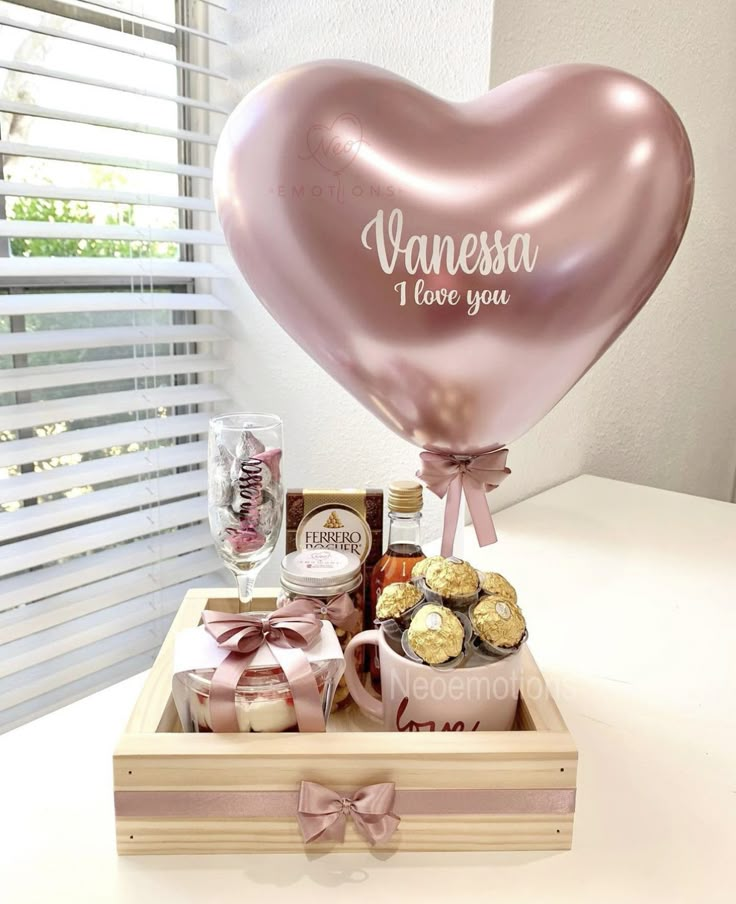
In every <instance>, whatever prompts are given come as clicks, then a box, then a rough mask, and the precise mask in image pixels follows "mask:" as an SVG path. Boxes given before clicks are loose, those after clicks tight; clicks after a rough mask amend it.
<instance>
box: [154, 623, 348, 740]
mask: <svg viewBox="0 0 736 904" xmlns="http://www.w3.org/2000/svg"><path fill="white" fill-rule="evenodd" d="M265 614H266V613H264V615H265ZM303 652H304V655H305V656H306V657H307V659H308V661H309V664H310V666H311V669H312V673H313V675H314V677H315V681H316V683H317V689H318V691H319V695H320V701H321V708H322V713H323V715H324V718H325V724H326V723H327V719H328V717H329V714H330V709H331V707H332V703H333V699H334V696H335V690H336V688H337V684H338V682H339V680H340V678H341V677H342V674H343V672H344V670H345V659H344V657H343V653H342V650H341V648H340V643H339V641H338V639H337V637H336V635H335V629H334V627H333V626H332V625H331V624H330V623H329V622H321V623H320V634H319V637H318V638H317V639H316V640H315V641H314V642H313V643H312V644H311V645H310V646H309V647H307V648H304V649H303ZM229 653H230V651H228V650H227V649H224V648H222V647H220V646H218V644H217V642H216V641H215V640H214V638H213V637H212V636H211V635H210V634H209V633H208V632H207V631H206V629H205V628H204V626H199V627H198V628H190V629H188V630H186V631H182V632H180V634H179V635H178V636H177V638H176V643H175V648H174V676H173V682H172V690H173V697H174V703H175V705H176V710H177V713H178V715H179V719H180V721H181V725H182V729H183V730H184V731H186V732H211V731H213V727H212V718H211V712H210V691H211V685H212V676H213V675H214V673H215V670H216V669H217V667H218V665H220V663H221V662H222V661H223V660H224V659H225V658H226V656H228V655H229ZM234 701H235V702H234V705H235V715H236V718H237V724H238V730H239V731H241V732H250V731H257V732H282V731H298V730H299V729H298V724H297V714H296V710H295V707H294V697H293V693H292V689H291V687H290V685H289V682H288V680H287V678H286V675H285V674H284V672H283V670H282V669H281V667H280V665H279V664H278V662H277V660H276V658H275V657H274V655H273V653H272V652H271V650H270V649H269V647H268V646H267V644H265V643H264V644H263V645H262V646H261V647H259V648H258V650H256V652H255V653H253V654H250V656H249V657H248V659H247V662H246V664H245V667H244V671H243V673H242V674H241V676H240V679H239V681H238V684H237V687H236V688H235V695H234Z"/></svg>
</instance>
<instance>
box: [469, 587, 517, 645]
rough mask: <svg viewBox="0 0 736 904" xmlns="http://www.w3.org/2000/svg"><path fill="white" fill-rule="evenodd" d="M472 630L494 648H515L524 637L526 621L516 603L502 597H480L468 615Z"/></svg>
mask: <svg viewBox="0 0 736 904" xmlns="http://www.w3.org/2000/svg"><path fill="white" fill-rule="evenodd" d="M470 621H471V624H472V625H473V630H474V631H475V633H476V634H477V635H478V637H480V639H481V640H483V641H485V642H486V643H490V644H493V646H494V647H515V646H516V645H517V644H518V643H519V642H520V641H521V638H522V637H523V636H524V631H525V630H526V621H525V620H524V616H523V615H522V614H521V609H519V607H518V606H517V605H516V603H512V602H509V600H507V599H504V598H503V597H502V596H498V595H496V596H482V597H481V598H480V599H479V600H478V602H477V603H476V605H475V606H474V607H473V609H472V610H471V613H470Z"/></svg>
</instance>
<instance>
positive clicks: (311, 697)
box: [202, 600, 325, 732]
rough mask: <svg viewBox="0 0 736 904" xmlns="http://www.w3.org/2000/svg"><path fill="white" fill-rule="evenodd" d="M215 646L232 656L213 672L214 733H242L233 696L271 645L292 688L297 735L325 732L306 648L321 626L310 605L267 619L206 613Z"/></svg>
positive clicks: (289, 607)
mask: <svg viewBox="0 0 736 904" xmlns="http://www.w3.org/2000/svg"><path fill="white" fill-rule="evenodd" d="M202 621H203V622H204V626H205V628H206V630H207V631H208V633H209V634H211V635H212V637H214V639H215V641H216V642H217V645H218V646H220V647H223V648H224V649H226V650H229V651H230V654H229V655H228V656H227V657H226V658H225V659H224V660H223V661H222V662H221V663H220V665H219V666H218V667H217V668H216V669H215V673H214V675H213V676H212V682H211V685H210V718H211V720H212V728H213V730H214V731H229V732H236V731H238V730H239V729H238V719H237V713H236V710H235V691H236V688H237V686H238V682H239V681H240V678H241V676H242V674H243V672H244V671H245V670H246V669H247V668H248V666H249V665H250V662H251V660H252V659H253V656H254V654H255V652H256V651H257V650H258V649H259V647H260V646H261V645H262V644H264V643H265V644H267V645H268V648H269V650H270V651H271V653H272V654H273V656H274V659H276V661H277V662H278V664H279V665H280V666H281V669H282V671H283V673H284V675H285V676H286V680H287V681H288V683H289V689H290V691H291V694H292V697H293V698H294V713H295V715H296V719H297V724H298V726H299V731H324V730H325V718H324V714H323V712H322V700H321V697H320V692H319V688H318V686H317V680H316V678H315V677H314V672H313V671H312V666H311V664H310V662H309V660H308V659H307V657H306V655H305V653H304V648H305V647H308V646H310V644H311V643H312V642H313V641H314V640H316V639H317V638H318V637H319V635H320V631H321V630H322V625H321V623H320V620H319V619H318V618H317V616H316V615H315V614H314V611H313V610H312V607H311V606H310V605H309V603H308V602H307V601H306V600H295V601H294V602H291V603H288V604H287V605H286V606H283V607H282V608H280V609H277V610H276V611H275V612H272V613H270V614H269V615H266V616H263V615H262V614H260V613H249V612H240V613H232V612H211V611H209V610H207V609H205V611H204V612H203V613H202Z"/></svg>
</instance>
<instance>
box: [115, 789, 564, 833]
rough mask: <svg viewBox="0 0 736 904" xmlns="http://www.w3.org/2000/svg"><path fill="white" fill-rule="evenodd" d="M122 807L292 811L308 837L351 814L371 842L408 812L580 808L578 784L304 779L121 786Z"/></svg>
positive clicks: (156, 815) (197, 814) (165, 813)
mask: <svg viewBox="0 0 736 904" xmlns="http://www.w3.org/2000/svg"><path fill="white" fill-rule="evenodd" d="M115 810H116V813H117V816H118V818H121V819H124V818H129V819H197V818H205V819H206V818H221V819H227V818H231V819H244V818H258V817H265V816H270V817H272V818H276V819H278V818H289V817H291V818H294V819H296V820H297V821H298V822H299V826H300V828H301V830H302V836H303V838H304V840H305V842H306V843H310V842H317V841H341V840H342V838H343V836H344V832H345V825H346V822H347V820H348V819H351V820H352V822H353V823H354V824H355V827H356V829H357V830H358V831H359V832H360V833H361V834H362V835H363V837H365V838H366V839H367V840H368V841H369V843H371V844H381V843H382V842H384V841H388V840H389V838H390V837H391V835H392V834H393V831H394V830H395V829H396V826H397V825H398V824H399V821H400V818H401V817H405V816H456V815H460V816H475V815H479V816H483V815H516V814H534V813H556V814H559V815H561V816H564V815H566V814H570V813H574V812H575V789H574V788H533V789H525V788H524V789H522V788H480V789H475V788H472V789H462V788H460V789H458V788H452V789H450V788H446V789H445V788H442V789H438V788H431V789H406V790H401V789H398V790H396V789H395V788H394V785H393V783H392V782H384V783H381V784H377V785H367V786H365V787H364V788H361V789H358V790H357V791H352V792H343V791H333V790H331V789H329V788H325V787H324V786H323V785H319V784H317V783H315V782H302V783H301V786H300V789H299V790H298V791H116V792H115ZM338 810H339V812H338Z"/></svg>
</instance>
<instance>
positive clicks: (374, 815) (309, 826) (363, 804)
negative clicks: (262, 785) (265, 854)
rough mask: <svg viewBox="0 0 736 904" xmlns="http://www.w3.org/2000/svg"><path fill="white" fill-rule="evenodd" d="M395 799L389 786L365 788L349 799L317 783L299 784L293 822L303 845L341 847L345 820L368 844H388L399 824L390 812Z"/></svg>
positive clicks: (395, 816)
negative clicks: (330, 843)
mask: <svg viewBox="0 0 736 904" xmlns="http://www.w3.org/2000/svg"><path fill="white" fill-rule="evenodd" d="M395 796H396V791H395V787H394V783H393V782H382V783H380V784H377V785H366V786H365V787H364V788H360V789H359V790H358V791H356V792H355V793H354V794H353V795H352V796H342V795H340V794H338V793H336V792H335V791H332V790H331V789H330V788H325V786H324V785H319V784H317V782H302V783H301V787H300V789H299V803H298V806H297V819H298V820H299V827H300V828H301V830H302V836H303V837H304V841H305V842H306V843H307V844H309V842H310V841H334V842H340V843H342V842H343V841H344V840H345V822H346V820H347V817H348V816H350V817H351V819H352V820H353V823H354V824H355V828H356V829H357V830H358V831H359V832H360V834H361V835H362V836H363V837H364V838H365V839H366V841H368V842H369V844H371V845H373V844H379V843H380V842H382V841H388V839H389V838H390V837H391V836H392V835H393V833H394V831H395V830H396V827H397V826H398V824H399V822H400V819H399V817H398V816H397V815H396V814H395V813H393V812H392V810H393V806H394V798H395Z"/></svg>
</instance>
